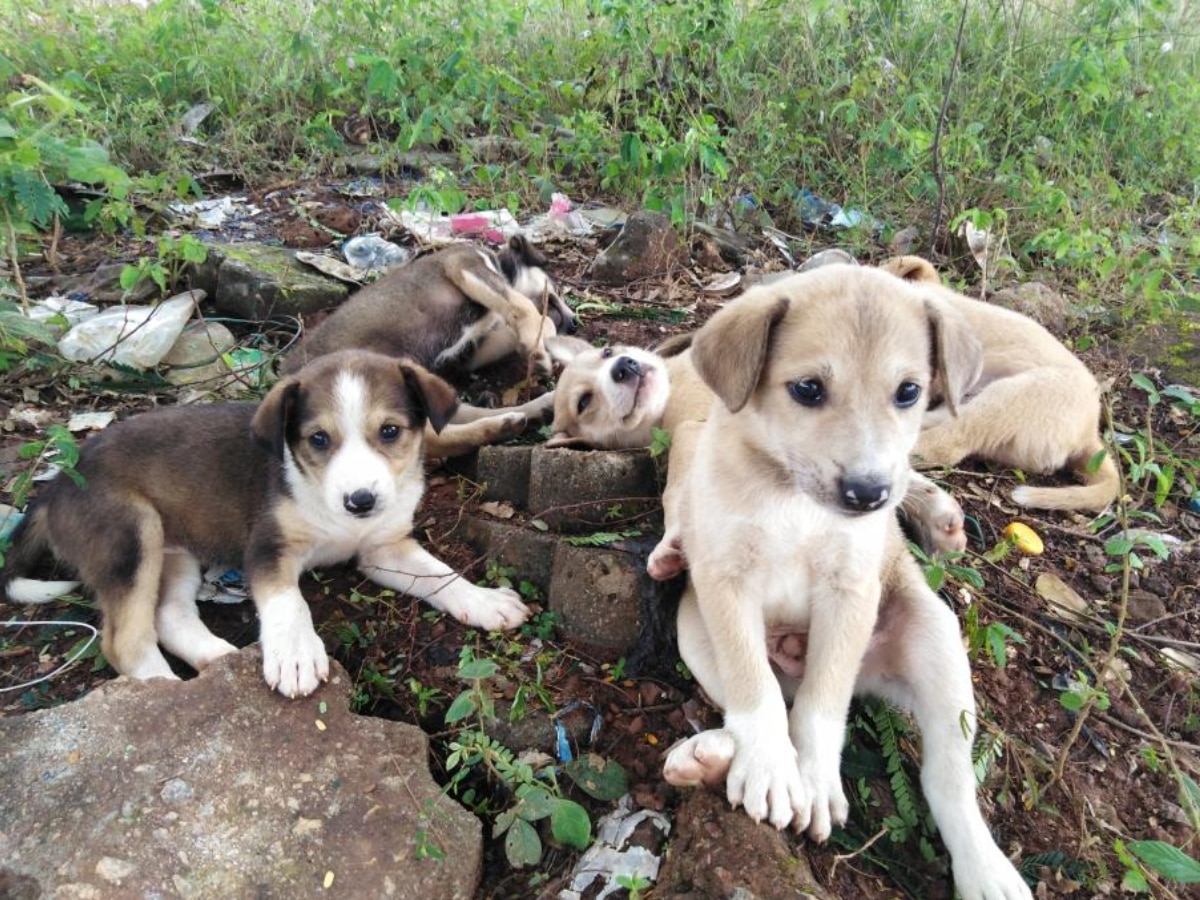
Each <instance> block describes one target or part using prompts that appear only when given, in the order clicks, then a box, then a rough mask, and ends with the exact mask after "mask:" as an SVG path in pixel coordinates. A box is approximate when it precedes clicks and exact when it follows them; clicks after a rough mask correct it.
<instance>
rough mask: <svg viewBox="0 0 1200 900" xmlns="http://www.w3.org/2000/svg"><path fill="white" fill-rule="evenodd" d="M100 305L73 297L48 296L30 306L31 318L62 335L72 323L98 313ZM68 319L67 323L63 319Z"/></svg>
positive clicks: (75, 323)
mask: <svg viewBox="0 0 1200 900" xmlns="http://www.w3.org/2000/svg"><path fill="white" fill-rule="evenodd" d="M99 312H100V307H98V306H96V305H95V304H94V303H87V302H85V301H83V300H75V299H72V298H71V297H47V298H46V299H45V300H41V301H39V302H37V303H34V304H33V305H31V306H30V307H29V318H31V319H32V320H33V321H35V322H41V323H42V324H44V325H46V326H47V327H48V328H49V329H50V330H51V332H54V333H55V334H59V335H61V334H62V333H63V332H65V331H66V330H67V329H68V328H70V327H71V326H72V325H78V324H79V323H80V322H83V321H86V320H87V319H90V318H92V316H95V315H97V314H98V313H99ZM63 319H65V320H66V325H63V324H62V320H63Z"/></svg>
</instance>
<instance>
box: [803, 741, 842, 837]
mask: <svg viewBox="0 0 1200 900" xmlns="http://www.w3.org/2000/svg"><path fill="white" fill-rule="evenodd" d="M800 781H801V784H802V785H803V796H804V802H803V804H802V806H801V809H800V811H799V814H798V815H797V817H796V823H795V824H796V830H797V831H807V832H808V836H809V837H810V838H812V839H813V840H814V841H816V842H817V843H819V844H823V843H824V842H825V841H826V840H828V838H829V835H830V833H831V832H832V831H833V826H834V825H838V826H841V825H845V824H846V817H847V816H849V815H850V804H849V803H848V802H847V800H846V793H845V791H843V790H842V778H841V775H840V773H839V772H838V766H837V761H836V760H835V761H834V762H833V764H832V766H830V765H825V766H817V765H806V764H805V763H804V762H801V764H800Z"/></svg>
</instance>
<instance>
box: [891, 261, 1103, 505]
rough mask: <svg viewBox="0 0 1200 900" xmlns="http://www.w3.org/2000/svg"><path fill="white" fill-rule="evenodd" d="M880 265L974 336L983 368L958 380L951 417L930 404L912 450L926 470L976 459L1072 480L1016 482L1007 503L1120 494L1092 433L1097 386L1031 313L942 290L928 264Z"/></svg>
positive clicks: (1096, 430) (1066, 501)
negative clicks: (933, 299) (951, 310)
mask: <svg viewBox="0 0 1200 900" xmlns="http://www.w3.org/2000/svg"><path fill="white" fill-rule="evenodd" d="M882 268H883V270H884V271H886V272H890V273H892V274H894V275H896V276H898V277H900V278H903V279H905V280H907V281H911V282H917V283H920V284H922V285H925V286H928V289H929V290H931V291H932V292H933V293H934V295H935V296H937V297H939V298H940V299H941V300H943V301H944V302H947V303H950V304H952V305H953V306H954V307H955V309H956V310H957V311H958V312H959V314H961V315H962V316H963V317H964V318H965V319H966V320H967V321H968V322H969V323H970V325H971V327H972V328H973V329H974V331H975V332H976V334H978V335H979V337H980V339H981V340H982V342H983V365H982V368H981V369H980V371H979V372H978V373H977V375H976V377H975V378H974V379H973V380H972V382H971V383H970V384H968V385H967V386H966V389H965V391H964V394H965V396H966V400H965V403H964V405H963V407H962V408H961V409H959V410H958V415H957V416H953V415H949V414H948V413H950V412H951V410H950V409H949V408H948V407H946V408H935V409H933V410H931V412H930V413H929V415H928V416H927V417H926V421H925V427H924V430H923V431H922V433H921V437H920V440H919V441H918V442H917V448H916V454H917V456H918V457H920V458H921V459H922V460H923V461H924V462H926V463H927V464H929V465H934V466H952V465H956V464H957V463H959V462H961V461H962V460H963V459H965V458H966V457H968V456H978V457H982V458H983V459H987V460H991V461H993V462H997V463H1000V464H1002V465H1005V466H1012V467H1014V468H1018V469H1022V470H1024V471H1025V472H1029V473H1038V474H1049V473H1053V472H1057V471H1060V470H1062V469H1069V470H1070V471H1071V472H1073V473H1074V474H1075V475H1076V476H1077V477H1078V478H1079V479H1080V481H1082V482H1083V483H1082V484H1081V485H1079V486H1075V487H1060V488H1054V487H1030V486H1027V485H1026V486H1021V487H1018V488H1017V489H1016V490H1015V491H1013V500H1014V501H1016V502H1017V503H1019V504H1021V505H1022V506H1030V507H1037V508H1041V509H1087V510H1092V511H1100V510H1103V509H1104V508H1105V507H1106V506H1108V504H1109V503H1111V502H1112V501H1113V500H1114V499H1115V498H1116V496H1117V493H1118V491H1119V490H1120V473H1119V472H1118V470H1117V467H1116V464H1115V462H1114V461H1113V459H1112V456H1111V454H1109V453H1107V452H1105V450H1106V448H1105V446H1104V443H1103V442H1102V441H1101V439H1100V411H1101V410H1100V395H1101V390H1100V386H1099V385H1098V384H1097V383H1096V379H1095V378H1094V377H1093V376H1092V374H1091V372H1089V371H1088V369H1087V367H1086V366H1085V365H1084V364H1083V363H1082V362H1080V361H1079V359H1078V358H1076V357H1075V355H1074V354H1072V353H1071V352H1070V351H1069V350H1068V349H1067V348H1066V347H1064V346H1063V344H1062V343H1061V342H1060V341H1059V340H1058V339H1057V338H1055V337H1054V336H1053V335H1052V334H1050V332H1048V331H1047V330H1046V329H1045V328H1043V327H1042V326H1041V325H1039V324H1038V323H1036V322H1034V321H1033V320H1032V319H1030V318H1028V317H1026V316H1023V315H1021V314H1020V313H1016V312H1013V311H1011V310H1007V309H1003V308H1002V307H998V306H994V305H992V304H990V303H984V302H982V301H979V300H972V299H970V298H968V297H964V296H962V295H961V294H958V293H956V292H954V291H951V290H949V289H947V288H944V287H942V285H941V280H940V279H939V278H938V275H937V272H936V271H935V270H934V268H933V266H932V265H930V264H929V263H928V262H927V261H926V260H924V259H921V258H920V257H915V256H902V257H896V258H894V259H890V260H888V261H887V262H885V263H884V264H883V266H882ZM1102 453H1103V454H1104V456H1103V460H1102V461H1101V462H1100V464H1099V465H1098V466H1097V467H1095V468H1094V469H1092V468H1091V466H1092V464H1093V460H1094V459H1095V458H1096V457H1097V456H1098V455H1099V454H1102Z"/></svg>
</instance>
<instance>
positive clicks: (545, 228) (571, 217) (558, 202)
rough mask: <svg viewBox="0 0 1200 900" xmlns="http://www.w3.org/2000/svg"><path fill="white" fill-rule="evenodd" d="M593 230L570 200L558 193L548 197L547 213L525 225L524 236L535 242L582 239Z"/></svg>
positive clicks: (592, 226)
mask: <svg viewBox="0 0 1200 900" xmlns="http://www.w3.org/2000/svg"><path fill="white" fill-rule="evenodd" d="M594 230H595V226H594V225H593V224H592V222H590V221H589V220H588V219H587V218H585V217H584V216H583V214H582V213H580V211H579V210H577V209H575V208H574V206H573V205H572V203H571V198H570V197H568V196H567V195H566V194H563V193H559V192H555V193H554V194H552V195H551V196H550V211H549V212H545V213H542V214H541V215H539V216H534V217H533V218H532V219H530V220H529V221H528V222H526V223H525V233H526V235H528V236H529V239H530V240H532V241H535V242H536V241H542V240H545V239H546V238H554V237H583V236H585V235H589V234H591V233H592V232H593V231H594Z"/></svg>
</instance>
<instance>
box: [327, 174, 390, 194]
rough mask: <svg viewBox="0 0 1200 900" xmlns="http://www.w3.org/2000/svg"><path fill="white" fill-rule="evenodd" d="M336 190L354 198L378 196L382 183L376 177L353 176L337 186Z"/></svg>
mask: <svg viewBox="0 0 1200 900" xmlns="http://www.w3.org/2000/svg"><path fill="white" fill-rule="evenodd" d="M337 192H338V193H339V194H341V195H342V196H343V197H350V198H354V199H358V198H365V197H380V196H382V195H383V183H382V182H381V181H380V180H379V179H378V178H367V177H363V178H354V179H351V180H350V181H347V182H346V183H345V184H343V185H342V186H341V187H340V188H338V189H337Z"/></svg>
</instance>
